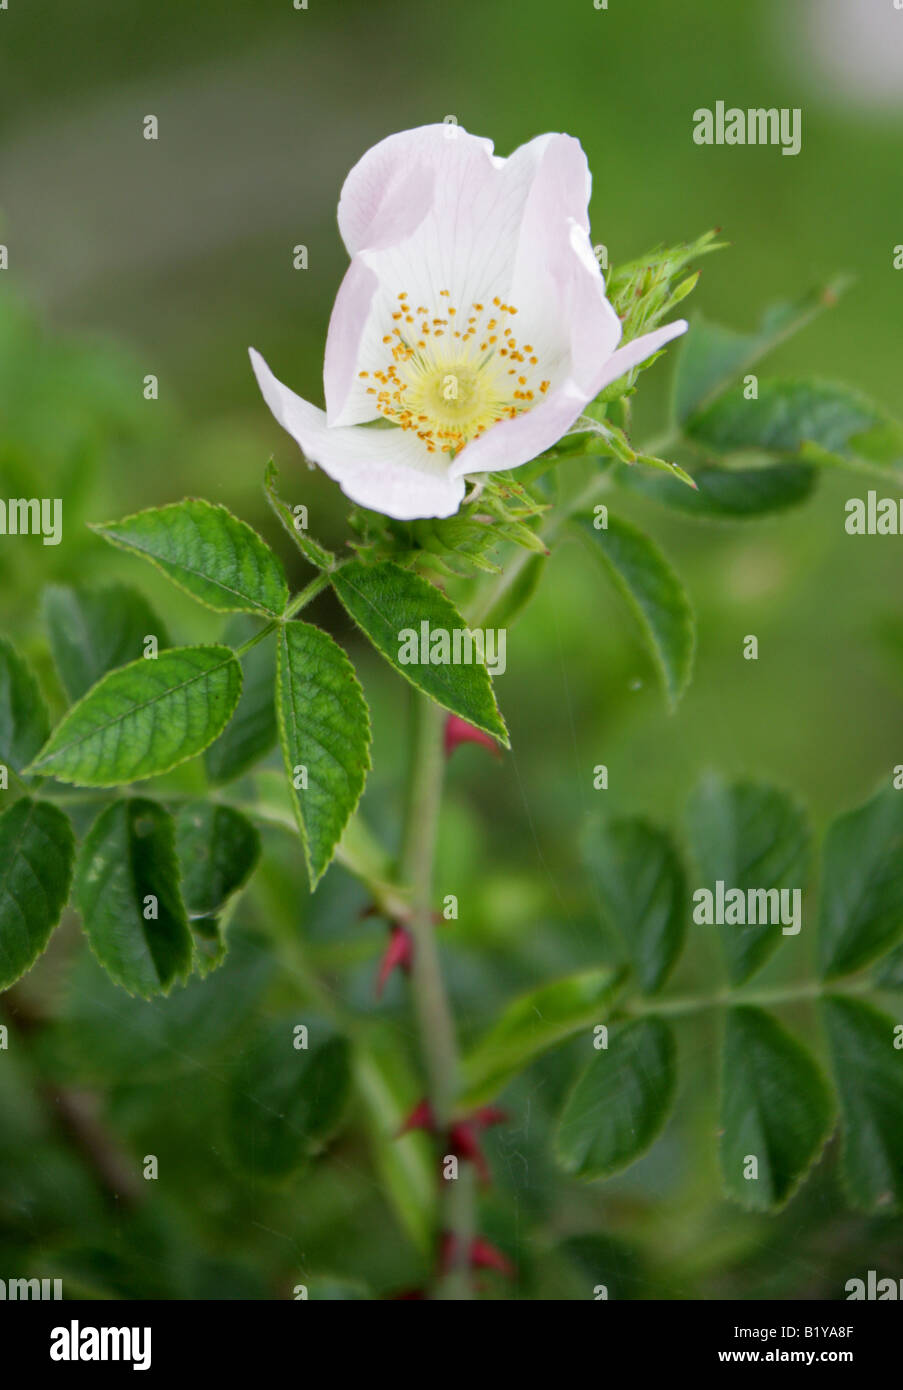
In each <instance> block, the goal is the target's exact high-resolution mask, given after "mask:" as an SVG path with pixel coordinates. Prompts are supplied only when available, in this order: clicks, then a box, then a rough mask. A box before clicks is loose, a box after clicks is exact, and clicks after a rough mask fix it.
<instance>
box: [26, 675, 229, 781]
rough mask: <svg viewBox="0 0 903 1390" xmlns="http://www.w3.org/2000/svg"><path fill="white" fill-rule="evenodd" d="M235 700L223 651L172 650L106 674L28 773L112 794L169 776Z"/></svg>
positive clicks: (209, 737) (207, 738)
mask: <svg viewBox="0 0 903 1390" xmlns="http://www.w3.org/2000/svg"><path fill="white" fill-rule="evenodd" d="M240 694H241V667H240V666H239V664H238V662H237V661H236V659H235V656H234V655H233V653H232V652H231V651H230V650H229V648H228V647H174V648H172V649H171V650H170V651H165V652H161V653H160V655H159V656H158V657H157V659H156V660H155V661H146V660H144V659H143V658H139V659H138V661H133V662H132V663H131V665H129V666H123V667H122V668H121V669H120V670H118V671H111V672H110V674H109V675H107V676H104V678H103V680H101V681H100V682H99V683H98V684H97V685H95V686H94V688H93V689H92V690H90V691H89V692H88V694H87V695H85V696H84V697H83V698H82V699H81V700H80V701H79V702H78V704H76V705H73V706H72V708H71V710H70V711H69V713H68V714H67V715H66V716H65V718H64V719H63V721H62V723H60V724H58V725H57V727H56V729H55V730H54V731H53V733H52V734H51V735H50V739H49V741H48V742H47V744H46V745H45V746H44V748H42V750H41V752H40V753H39V755H38V756H37V758H35V760H34V762H33V763H32V765H31V767H30V768H29V771H30V772H40V773H41V774H43V775H45V776H46V775H50V776H53V777H56V778H57V779H58V780H59V781H61V782H75V783H77V784H78V785H80V786H83V787H114V786H118V785H120V784H122V783H126V782H135V781H137V780H139V779H140V778H143V777H154V776H156V775H157V774H158V773H161V772H169V770H170V768H173V767H176V766H177V765H178V764H179V763H183V762H185V761H186V759H188V758H193V757H194V755H195V754H196V753H201V752H203V750H204V749H205V748H206V747H207V745H208V744H210V743H212V742H213V740H214V739H215V738H216V736H217V734H219V733H220V732H221V731H222V730H223V729H224V728H225V726H226V724H227V723H228V721H229V719H230V717H231V715H232V713H233V711H234V709H235V706H236V705H237V704H238V697H239V695H240Z"/></svg>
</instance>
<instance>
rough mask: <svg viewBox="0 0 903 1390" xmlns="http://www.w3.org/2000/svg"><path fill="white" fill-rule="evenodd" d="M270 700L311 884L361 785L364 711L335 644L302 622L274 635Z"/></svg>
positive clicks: (366, 731) (366, 756)
mask: <svg viewBox="0 0 903 1390" xmlns="http://www.w3.org/2000/svg"><path fill="white" fill-rule="evenodd" d="M276 702H277V712H278V718H279V735H280V739H281V742H282V752H283V756H284V758H285V770H286V773H287V775H288V780H289V785H290V787H291V789H292V805H293V808H294V811H295V818H296V820H297V822H298V829H299V830H300V832H301V840H302V843H303V845H304V857H305V861H306V863H307V872H308V875H309V877H310V883H311V887H312V888H313V887H315V886H316V884H317V882H318V880H319V879H320V877H321V876H322V874H323V873H324V872H325V870H326V868H327V866H328V865H329V862H330V860H331V859H332V856H333V853H334V851H335V847H336V845H337V843H338V841H339V839H340V838H341V834H342V831H343V830H344V829H345V825H346V823H347V821H348V819H349V817H350V816H351V815H352V813H353V811H354V809H355V807H356V806H357V803H358V801H359V800H360V795H361V792H362V791H363V790H364V782H365V781H366V778H367V771H368V769H369V767H370V714H369V711H368V709H367V702H366V700H365V699H364V692H363V691H362V690H361V687H360V684H359V683H358V679H357V676H356V675H355V674H354V667H353V666H352V664H351V662H350V661H349V660H348V658H347V656H346V655H345V653H344V652H343V651H342V649H341V647H339V646H338V645H337V644H336V643H335V642H334V641H333V640H332V638H331V637H330V636H328V634H327V633H325V632H321V631H320V629H319V628H317V627H311V626H310V625H309V624H308V623H300V622H293V623H286V624H285V625H284V626H283V628H282V629H281V631H280V633H279V662H278V668H277V677H276ZM305 778H306V786H304V785H303V782H304V780H305Z"/></svg>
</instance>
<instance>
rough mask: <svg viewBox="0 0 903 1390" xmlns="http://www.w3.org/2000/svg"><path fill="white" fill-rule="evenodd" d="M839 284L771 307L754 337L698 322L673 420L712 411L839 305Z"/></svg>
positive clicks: (683, 362) (687, 347)
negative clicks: (770, 356) (758, 366)
mask: <svg viewBox="0 0 903 1390" xmlns="http://www.w3.org/2000/svg"><path fill="white" fill-rule="evenodd" d="M845 284H846V282H845V281H844V280H841V279H838V280H835V281H833V282H832V283H830V284H828V285H825V286H823V287H821V288H819V289H817V290H812V291H811V292H810V293H809V294H806V295H803V297H802V298H801V299H798V300H795V301H793V302H792V303H786V302H784V303H780V304H772V305H771V306H770V307H769V308H768V309H766V310H765V313H764V314H763V315H762V320H761V322H760V324H759V327H758V328H757V329H755V331H754V332H752V333H738V332H737V330H736V329H734V328H725V327H724V326H723V325H722V324H720V323H710V322H709V321H708V320H707V319H704V318H702V317H701V316H699V317H697V318H695V319H694V320H693V322H692V323H691V325H690V331H689V333H687V335H686V337H685V338H684V341H683V343H682V344H681V349H680V355H679V357H678V359H677V368H676V371H675V374H674V415H675V417H676V419H677V420H679V421H683V420H686V419H688V418H689V417H690V416H691V415H694V414H696V412H697V411H699V410H701V409H702V408H703V407H704V406H706V405H708V404H709V403H710V402H711V401H712V400H713V399H714V398H715V397H716V396H718V395H720V394H721V392H722V391H723V390H724V389H725V388H726V387H727V386H729V385H730V384H731V382H733V381H736V379H737V377H739V376H742V375H745V374H746V373H747V372H748V371H749V369H750V368H751V367H752V366H753V365H754V364H755V363H756V362H757V361H758V360H759V358H761V357H764V356H765V355H766V354H767V353H769V352H771V351H772V350H773V349H774V348H776V347H778V346H779V345H780V344H781V343H782V342H784V340H785V339H787V338H789V337H790V336H791V335H792V334H794V333H798V332H799V330H800V329H801V328H805V327H806V325H807V324H808V323H811V322H812V320H813V319H814V318H817V317H818V315H819V314H820V313H822V312H823V311H824V310H825V309H828V308H830V307H831V306H832V305H834V304H835V303H836V302H837V298H838V296H839V295H840V294H841V293H842V292H843V290H844V288H845Z"/></svg>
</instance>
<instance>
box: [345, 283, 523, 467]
mask: <svg viewBox="0 0 903 1390" xmlns="http://www.w3.org/2000/svg"><path fill="white" fill-rule="evenodd" d="M439 293H440V295H441V296H442V297H443V299H444V300H445V301H446V302H445V303H444V304H443V305H442V311H441V314H440V313H437V312H435V311H434V310H430V309H429V308H427V307H425V306H424V305H422V304H420V305H418V306H417V307H416V308H414V307H413V306H412V305H410V304H409V303H408V295H407V292H406V291H402V293H401V294H399V296H398V308H397V309H396V310H394V311H393V313H392V319H393V321H394V322H393V328H392V331H391V332H390V333H386V334H385V336H384V337H383V344H384V345H385V347H386V349H387V356H388V355H391V359H392V360H391V362H388V363H387V364H386V365H385V366H384V367H381V368H379V369H377V370H375V371H372V372H361V373H360V376H361V377H362V378H364V379H369V380H372V381H374V382H376V383H377V384H376V385H369V386H367V388H366V390H367V393H368V395H371V396H375V397H376V409H377V410H378V411H379V413H380V415H383V416H384V417H385V418H386V419H387V420H390V421H391V422H392V424H394V425H400V426H401V428H402V429H405V430H416V432H417V435H418V437H419V438H420V439H422V440H423V442H424V444H425V445H426V447H427V449H428V450H429V452H430V453H431V454H432V453H436V452H437V451H438V452H441V453H446V454H452V455H454V454H456V453H458V452H459V450H461V449H463V448H464V445H465V444H467V443H469V441H470V440H471V439H478V438H479V436H480V435H481V434H483V433H484V431H485V430H487V429H489V428H491V426H492V425H495V424H498V422H499V421H500V420H513V419H514V417H515V416H516V415H519V414H521V413H522V412H523V411H525V410H529V409H530V408H531V407H532V406H533V405H535V403H536V401H537V399H538V398H539V397H540V396H542V395H544V394H545V393H546V391H548V389H549V385H550V383H549V382H548V381H539V380H538V379H537V378H538V376H539V373H538V372H537V371H536V370H535V369H536V368H537V367H538V363H539V359H538V358H537V357H536V354H535V352H534V349H533V346H532V344H530V343H525V344H524V345H523V346H521V345H520V344H519V343H518V340H517V338H516V336H515V333H514V329H513V328H512V327H511V319H512V318H513V317H514V315H516V313H517V309H516V308H515V307H514V305H513V304H503V303H502V302H501V300H499V299H498V298H496V299H494V300H493V301H492V304H491V306H489V307H488V308H487V307H486V306H485V305H483V304H473V305H471V311H470V313H469V314H468V315H467V316H466V318H465V316H464V315H463V314H459V312H458V309H457V308H456V307H455V305H453V304H449V303H448V302H447V301H448V299H449V292H448V290H440V291H439Z"/></svg>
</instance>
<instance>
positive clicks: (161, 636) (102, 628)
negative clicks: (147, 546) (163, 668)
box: [44, 584, 169, 700]
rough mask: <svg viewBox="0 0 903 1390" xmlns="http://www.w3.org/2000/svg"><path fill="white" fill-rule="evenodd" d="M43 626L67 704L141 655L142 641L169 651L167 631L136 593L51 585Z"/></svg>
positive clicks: (119, 588)
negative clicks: (149, 640)
mask: <svg viewBox="0 0 903 1390" xmlns="http://www.w3.org/2000/svg"><path fill="white" fill-rule="evenodd" d="M44 621H45V622H46V624H47V630H48V632H49V634H50V646H51V649H52V651H53V659H54V661H55V663H56V668H57V671H58V672H59V675H60V680H61V681H62V683H63V687H64V689H65V691H66V694H67V695H68V696H69V699H70V700H78V699H80V698H81V696H82V695H84V694H85V692H86V691H87V690H90V688H91V686H92V685H94V684H96V682H97V681H99V680H100V678H101V676H105V675H106V674H107V672H108V671H113V670H115V669H116V667H118V666H125V665H126V664H127V663H128V662H130V661H135V660H136V659H137V658H138V657H140V656H142V655H143V653H144V639H145V638H146V637H156V639H157V646H158V648H159V649H160V650H163V649H164V648H166V647H168V646H169V638H168V636H167V633H166V628H165V627H164V625H163V623H162V622H161V621H160V619H159V618H158V617H157V614H156V613H155V612H154V610H153V608H151V606H150V604H149V603H148V601H147V599H146V598H145V597H144V595H143V594H142V593H139V591H138V590H137V589H131V588H129V587H128V585H126V584H111V585H109V586H108V587H107V588H103V589H86V588H82V587H81V586H80V585H68V584H65V585H64V584H60V585H57V584H52V585H50V586H49V588H47V589H45V590H44Z"/></svg>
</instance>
